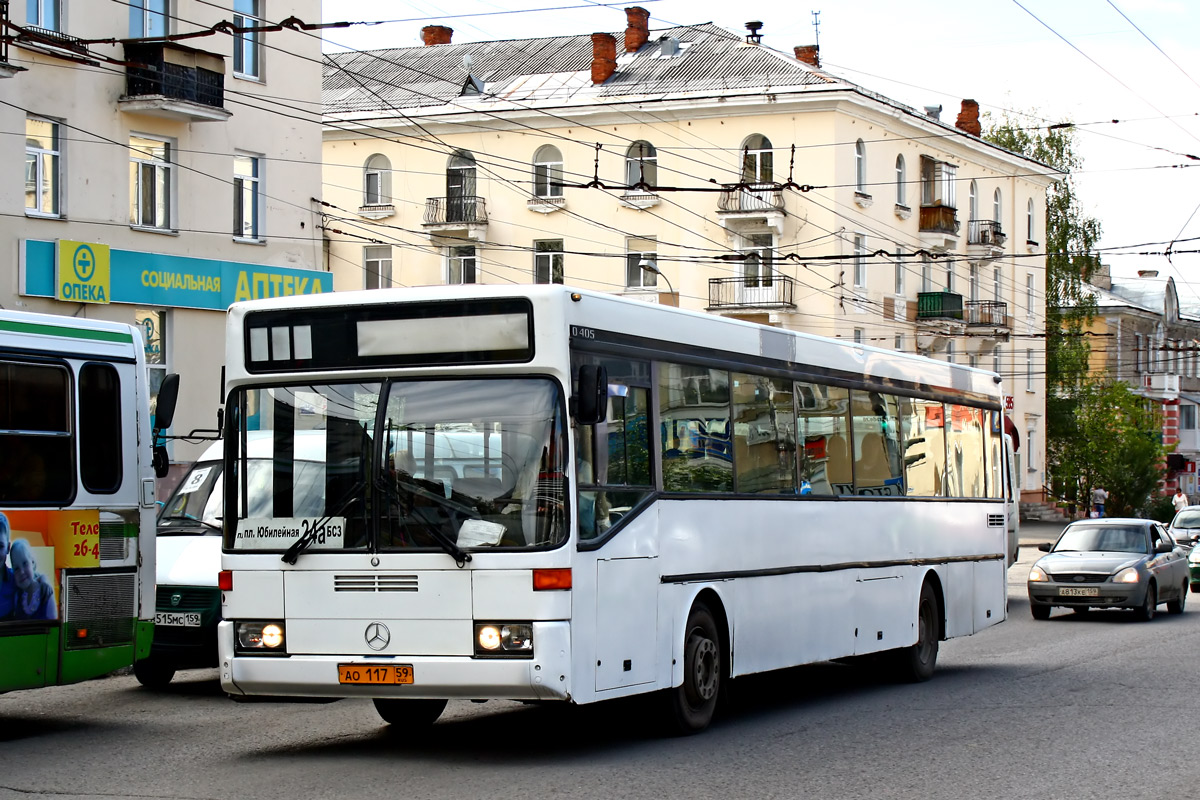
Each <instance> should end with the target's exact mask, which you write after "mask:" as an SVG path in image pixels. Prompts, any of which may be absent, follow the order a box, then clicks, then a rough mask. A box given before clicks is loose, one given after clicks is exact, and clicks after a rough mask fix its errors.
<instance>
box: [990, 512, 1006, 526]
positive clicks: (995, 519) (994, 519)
mask: <svg viewBox="0 0 1200 800" xmlns="http://www.w3.org/2000/svg"><path fill="white" fill-rule="evenodd" d="M988 527H989V528H1003V527H1004V515H1003V514H988Z"/></svg>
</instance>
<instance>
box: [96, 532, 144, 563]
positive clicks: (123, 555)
mask: <svg viewBox="0 0 1200 800" xmlns="http://www.w3.org/2000/svg"><path fill="white" fill-rule="evenodd" d="M136 541H137V540H136V539H131V538H129V537H128V536H126V535H125V523H123V522H101V523H100V560H101V561H124V560H125V559H127V558H129V543H130V542H136Z"/></svg>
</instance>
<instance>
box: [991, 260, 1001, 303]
mask: <svg viewBox="0 0 1200 800" xmlns="http://www.w3.org/2000/svg"><path fill="white" fill-rule="evenodd" d="M992 299H993V300H995V301H996V302H1000V268H999V267H994V268H993V269H992Z"/></svg>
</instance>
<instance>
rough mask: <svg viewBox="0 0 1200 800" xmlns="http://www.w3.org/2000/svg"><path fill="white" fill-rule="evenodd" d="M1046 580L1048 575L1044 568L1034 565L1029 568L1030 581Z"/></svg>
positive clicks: (1048, 578)
mask: <svg viewBox="0 0 1200 800" xmlns="http://www.w3.org/2000/svg"><path fill="white" fill-rule="evenodd" d="M1048 580H1050V576H1049V575H1047V574H1046V570H1044V569H1042V568H1041V567H1039V566H1037V565H1034V567H1033V568H1032V569H1030V570H1029V582H1030V583H1036V582H1040V581H1048Z"/></svg>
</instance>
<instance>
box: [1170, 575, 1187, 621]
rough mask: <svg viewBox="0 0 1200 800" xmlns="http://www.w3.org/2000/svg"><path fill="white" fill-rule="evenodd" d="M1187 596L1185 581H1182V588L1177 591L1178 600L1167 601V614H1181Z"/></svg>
mask: <svg viewBox="0 0 1200 800" xmlns="http://www.w3.org/2000/svg"><path fill="white" fill-rule="evenodd" d="M1187 596H1188V585H1187V581H1184V582H1183V586H1182V587H1181V588H1180V590H1179V599H1178V600H1169V601H1167V613H1169V614H1182V613H1183V607H1184V606H1186V605H1187Z"/></svg>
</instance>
